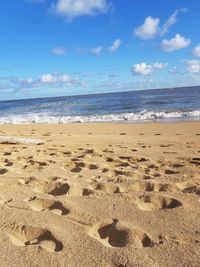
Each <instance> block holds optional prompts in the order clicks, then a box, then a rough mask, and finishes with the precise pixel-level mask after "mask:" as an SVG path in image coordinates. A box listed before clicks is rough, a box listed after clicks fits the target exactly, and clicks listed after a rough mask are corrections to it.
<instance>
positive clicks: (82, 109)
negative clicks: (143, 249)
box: [0, 86, 200, 124]
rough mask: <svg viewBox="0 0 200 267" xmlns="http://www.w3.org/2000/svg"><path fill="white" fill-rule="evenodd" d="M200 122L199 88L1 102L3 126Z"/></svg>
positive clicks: (0, 114)
mask: <svg viewBox="0 0 200 267" xmlns="http://www.w3.org/2000/svg"><path fill="white" fill-rule="evenodd" d="M183 120H200V86H199V87H182V88H171V89H156V90H145V91H131V92H121V93H108V94H96V95H82V96H66V97H51V98H38V99H26V100H9V101H0V124H30V123H76V122H77V123H78V122H147V121H148V122H150V121H183Z"/></svg>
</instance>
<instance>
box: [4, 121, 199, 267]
mask: <svg viewBox="0 0 200 267" xmlns="http://www.w3.org/2000/svg"><path fill="white" fill-rule="evenodd" d="M0 135H1V136H13V137H17V138H30V139H36V140H43V141H45V143H40V144H33V143H32V144H31V143H30V144H29V143H27V144H23V143H19V144H10V143H3V144H0V266H1V267H28V266H31V267H36V266H37V267H40V266H41V267H43V266H45V267H47V266H49V267H51V266H52V267H68V266H69V267H71V266H72V267H90V266H91V267H92V266H95V267H114V266H116V267H122V266H126V267H131V266H133V267H160V266H161V267H162V266H163V267H168V266H176V267H179V266H180V267H182V266H188V267H190V266H195V267H198V266H200V123H199V122H185V123H165V124H162V123H155V124H152V123H146V124H71V125H70V124H69V125H18V126H17V125H15V126H13V125H4V126H1V127H0Z"/></svg>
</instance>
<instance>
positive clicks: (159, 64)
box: [152, 62, 167, 70]
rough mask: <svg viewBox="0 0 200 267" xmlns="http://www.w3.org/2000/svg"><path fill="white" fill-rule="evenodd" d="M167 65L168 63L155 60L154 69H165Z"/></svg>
mask: <svg viewBox="0 0 200 267" xmlns="http://www.w3.org/2000/svg"><path fill="white" fill-rule="evenodd" d="M166 65H167V64H166V63H160V62H155V63H153V64H152V67H153V68H154V69H157V70H160V69H163V68H164V67H165V66H166Z"/></svg>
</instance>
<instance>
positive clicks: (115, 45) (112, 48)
mask: <svg viewBox="0 0 200 267" xmlns="http://www.w3.org/2000/svg"><path fill="white" fill-rule="evenodd" d="M121 44H122V41H121V40H120V39H116V40H115V41H114V42H113V44H112V45H111V46H110V47H109V48H108V50H109V51H110V52H115V51H116V50H117V49H118V48H119V47H120V46H121Z"/></svg>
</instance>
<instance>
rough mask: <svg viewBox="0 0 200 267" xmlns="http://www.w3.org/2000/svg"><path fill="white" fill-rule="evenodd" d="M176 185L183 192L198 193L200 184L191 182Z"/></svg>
mask: <svg viewBox="0 0 200 267" xmlns="http://www.w3.org/2000/svg"><path fill="white" fill-rule="evenodd" d="M177 186H178V187H179V188H180V189H181V190H182V192H183V193H195V194H196V195H200V185H198V184H195V183H193V182H183V183H178V184H177Z"/></svg>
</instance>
